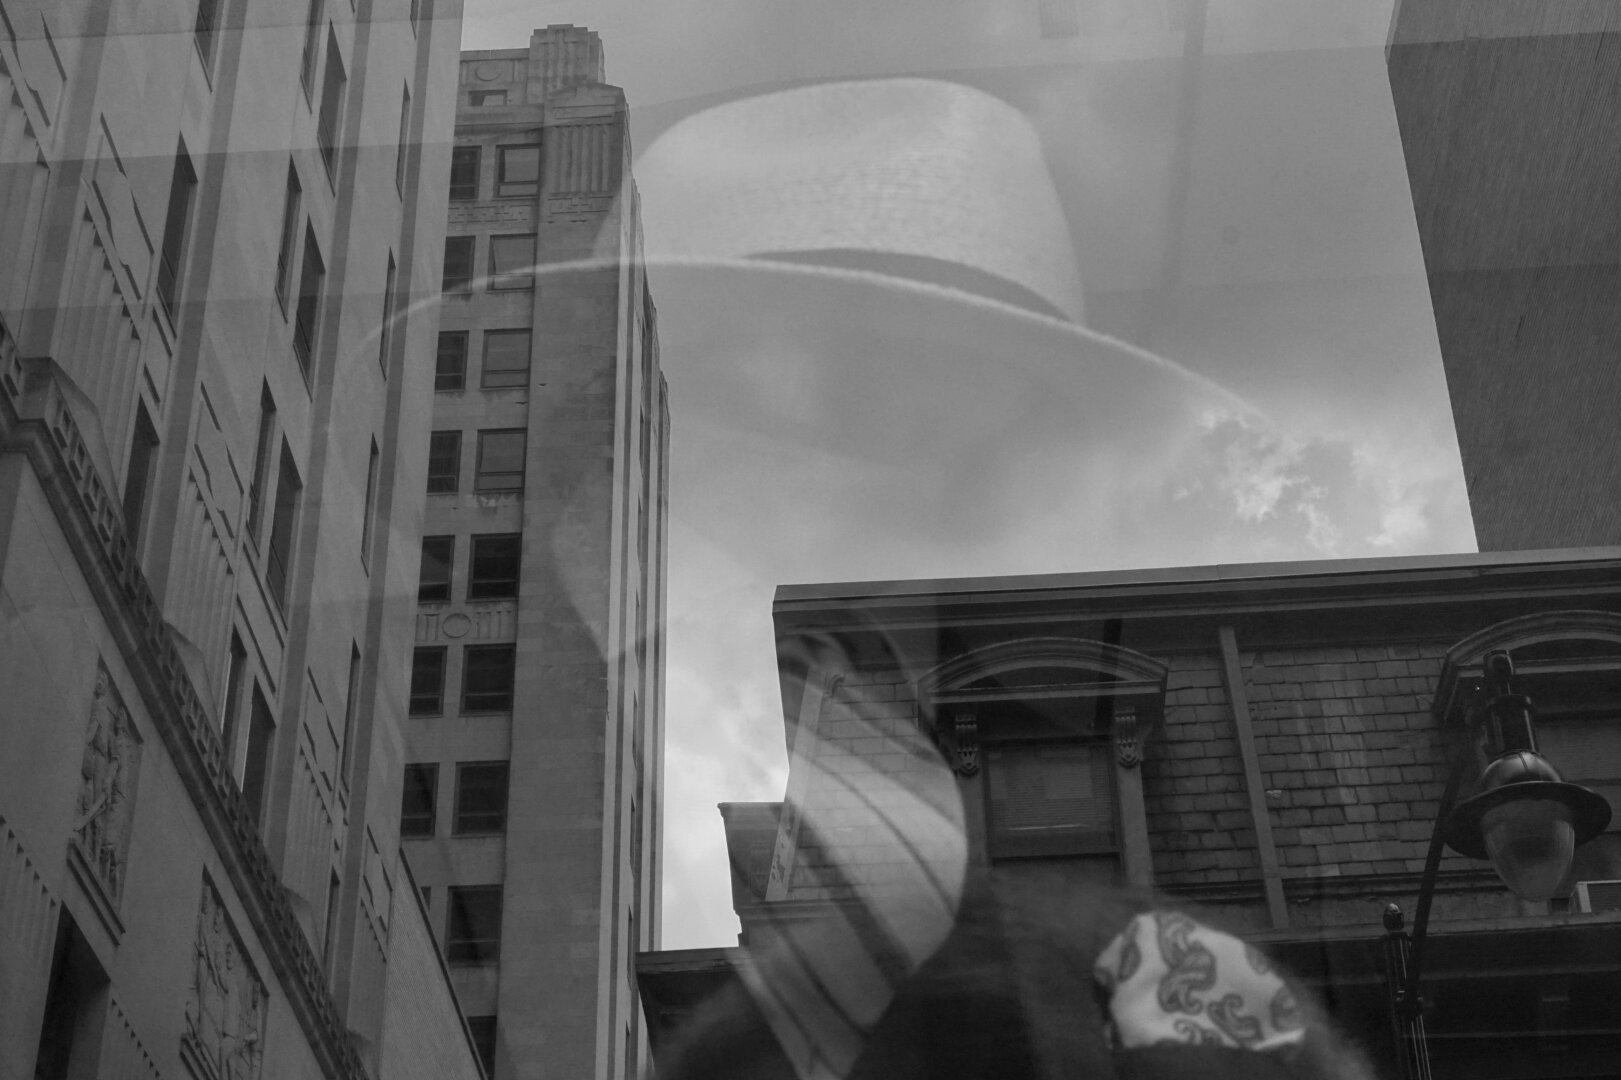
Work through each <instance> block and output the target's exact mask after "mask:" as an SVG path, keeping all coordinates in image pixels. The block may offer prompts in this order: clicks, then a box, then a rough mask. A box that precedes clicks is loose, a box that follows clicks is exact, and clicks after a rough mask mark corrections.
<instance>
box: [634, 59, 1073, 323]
mask: <svg viewBox="0 0 1621 1080" xmlns="http://www.w3.org/2000/svg"><path fill="white" fill-rule="evenodd" d="M636 172H637V176H638V177H639V178H640V181H641V185H642V187H643V189H644V191H645V193H646V202H645V204H644V220H645V222H646V231H647V253H648V257H649V258H650V259H651V260H653V261H655V262H657V261H659V260H664V259H668V260H691V259H700V260H714V259H731V258H751V259H764V260H781V261H787V262H800V263H807V264H822V265H839V264H841V263H842V264H844V265H853V266H855V267H857V268H863V267H864V268H868V269H875V270H878V271H880V272H883V271H885V270H888V271H891V272H893V273H894V274H895V275H896V276H898V277H909V276H910V277H915V278H916V279H917V280H921V281H932V282H935V283H938V284H944V285H947V286H948V287H961V288H963V289H964V290H965V291H968V292H978V293H981V294H982V295H986V296H989V297H991V298H995V299H1006V300H1010V301H1012V302H1014V303H1016V304H1021V305H1023V306H1028V307H1030V308H1031V309H1033V310H1037V311H1042V312H1044V313H1047V314H1051V315H1055V316H1058V317H1060V318H1063V319H1066V320H1068V321H1071V322H1074V323H1083V322H1084V321H1085V317H1084V304H1083V301H1082V291H1081V276H1080V271H1079V269H1078V267H1077V263H1076V258H1075V252H1074V248H1073V245H1072V243H1071V240H1070V231H1069V226H1068V223H1067V221H1066V220H1065V218H1064V213H1063V209H1062V207H1061V205H1060V202H1059V198H1058V193H1057V191H1056V190H1055V188H1054V186H1053V180H1052V176H1051V174H1050V172H1049V170H1048V168H1047V164H1046V159H1045V155H1044V153H1043V151H1042V147H1041V142H1040V139H1039V137H1038V136H1037V134H1036V131H1035V128H1034V127H1033V126H1032V124H1031V123H1030V121H1029V120H1028V118H1026V117H1025V115H1024V114H1023V113H1022V112H1020V111H1019V110H1018V109H1016V108H1014V107H1013V106H1011V105H1009V104H1007V103H1006V102H1004V101H1002V100H1001V99H999V98H996V97H993V96H992V95H990V94H987V93H985V92H983V91H981V90H978V89H975V88H973V87H969V86H964V85H960V84H957V83H950V82H943V81H940V80H935V79H918V78H898V79H876V80H865V81H858V82H831V83H820V84H815V85H811V86H803V87H798V88H795V89H791V90H784V91H779V92H775V93H769V94H763V95H759V96H756V97H749V98H745V99H742V100H738V101H731V102H727V103H725V104H722V105H718V106H714V107H711V108H708V109H705V110H704V111H702V112H699V113H697V114H695V115H693V116H689V117H687V118H686V119H684V120H682V121H680V122H679V123H677V124H676V125H674V126H673V127H671V128H670V129H668V130H667V131H665V132H664V133H663V134H662V135H661V136H660V137H659V138H658V139H657V140H656V141H655V142H654V143H653V144H652V145H651V146H650V147H649V148H648V149H647V151H646V152H645V153H644V154H642V155H641V157H640V159H639V160H638V162H637V164H636Z"/></svg>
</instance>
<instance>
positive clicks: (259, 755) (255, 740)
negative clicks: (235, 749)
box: [242, 684, 276, 829]
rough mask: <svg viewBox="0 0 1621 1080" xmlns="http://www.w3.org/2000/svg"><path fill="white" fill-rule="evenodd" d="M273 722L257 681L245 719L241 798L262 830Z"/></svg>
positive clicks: (273, 738) (273, 739) (272, 739)
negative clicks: (251, 707)
mask: <svg viewBox="0 0 1621 1080" xmlns="http://www.w3.org/2000/svg"><path fill="white" fill-rule="evenodd" d="M275 737H276V721H275V719H274V717H273V716H272V715H271V712H270V705H269V703H268V702H266V701H265V696H264V693H263V692H262V691H260V689H259V687H258V685H257V684H255V685H254V687H253V712H252V714H251V715H250V716H249V718H248V752H247V756H246V757H245V758H244V759H243V762H242V798H243V799H244V800H246V802H247V804H248V810H249V812H251V813H252V814H253V820H254V822H255V823H256V824H258V826H259V827H260V828H261V829H262V828H264V820H265V780H266V779H267V778H268V777H269V776H270V755H271V753H272V751H273V750H274V749H275V745H274V744H275Z"/></svg>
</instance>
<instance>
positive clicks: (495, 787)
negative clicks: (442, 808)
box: [454, 761, 507, 835]
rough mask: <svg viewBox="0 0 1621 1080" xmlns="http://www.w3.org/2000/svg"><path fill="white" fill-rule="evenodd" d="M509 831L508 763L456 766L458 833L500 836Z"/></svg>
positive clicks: (483, 762)
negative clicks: (501, 833)
mask: <svg viewBox="0 0 1621 1080" xmlns="http://www.w3.org/2000/svg"><path fill="white" fill-rule="evenodd" d="M506 827H507V763H506V762H504V761H480V762H475V763H470V764H466V765H458V766H456V821H455V826H454V831H455V833H456V834H457V835H463V834H466V833H498V832H502V831H504V830H505V829H506Z"/></svg>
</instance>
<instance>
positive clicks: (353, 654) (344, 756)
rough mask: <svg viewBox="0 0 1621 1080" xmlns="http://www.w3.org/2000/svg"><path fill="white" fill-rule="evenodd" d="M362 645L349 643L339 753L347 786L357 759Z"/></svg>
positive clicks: (340, 766) (340, 773) (340, 767)
mask: <svg viewBox="0 0 1621 1080" xmlns="http://www.w3.org/2000/svg"><path fill="white" fill-rule="evenodd" d="M360 676H361V663H360V646H358V645H356V644H355V643H354V642H350V643H349V693H348V696H346V697H345V698H344V699H343V749H342V751H341V752H340V753H339V755H338V778H339V780H340V781H342V783H343V784H344V785H345V786H347V785H348V783H349V769H350V767H351V766H352V765H353V764H354V760H355V725H356V724H357V723H359V722H360Z"/></svg>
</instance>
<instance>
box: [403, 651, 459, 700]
mask: <svg viewBox="0 0 1621 1080" xmlns="http://www.w3.org/2000/svg"><path fill="white" fill-rule="evenodd" d="M429 656H435V657H436V663H435V664H433V665H424V664H423V663H422V661H423V659H424V658H426V657H429ZM449 667H450V650H449V648H448V647H447V646H444V645H418V646H416V647H415V648H413V649H412V650H411V682H410V684H409V690H408V692H407V698H406V715H408V716H443V715H445V683H446V681H447V679H446V672H447V670H448V669H449ZM429 671H435V672H436V674H435V678H434V680H433V681H434V682H435V683H436V686H435V688H434V689H433V697H432V700H431V702H430V701H429V698H428V691H427V690H425V689H423V688H422V687H421V686H420V683H421V682H422V681H424V680H423V679H422V677H421V676H422V674H425V673H427V672H429Z"/></svg>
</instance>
